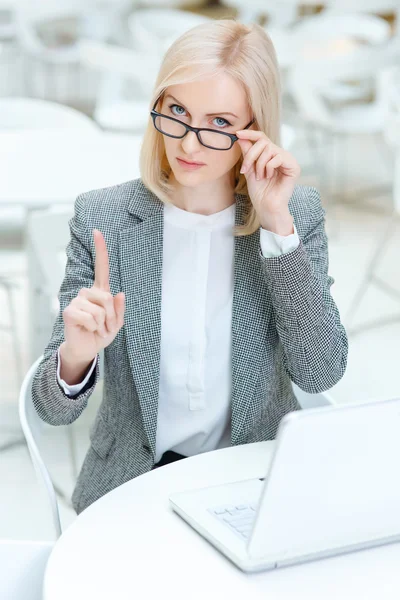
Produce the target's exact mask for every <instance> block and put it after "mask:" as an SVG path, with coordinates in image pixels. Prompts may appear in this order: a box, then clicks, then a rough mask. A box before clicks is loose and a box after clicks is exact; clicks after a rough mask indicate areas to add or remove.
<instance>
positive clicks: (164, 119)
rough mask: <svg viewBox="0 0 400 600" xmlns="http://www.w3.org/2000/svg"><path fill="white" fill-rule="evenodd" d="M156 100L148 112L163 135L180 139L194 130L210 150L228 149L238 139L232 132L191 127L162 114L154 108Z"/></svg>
mask: <svg viewBox="0 0 400 600" xmlns="http://www.w3.org/2000/svg"><path fill="white" fill-rule="evenodd" d="M157 102H158V100H156V102H155V104H154V106H153V110H152V111H151V112H150V114H151V116H152V117H153V124H154V127H155V128H156V129H157V131H159V132H160V133H162V134H164V135H168V136H169V137H172V138H177V139H182V138H183V137H185V135H186V134H187V132H188V131H194V132H195V134H196V135H197V139H198V140H199V142H200V144H202V145H203V146H205V147H206V148H211V150H230V149H231V148H232V146H233V144H234V143H235V142H236V141H237V140H238V139H239V138H238V137H237V135H235V134H234V133H226V131H216V130H215V129H207V128H204V127H192V126H191V125H187V124H186V123H183V121H180V120H179V119H175V118H174V117H168V116H167V115H163V114H162V113H159V112H158V111H156V109H155V108H156V106H157ZM254 121H255V119H253V120H252V121H250V123H249V124H248V125H246V127H243V129H247V128H248V127H250V125H252V124H253V123H254Z"/></svg>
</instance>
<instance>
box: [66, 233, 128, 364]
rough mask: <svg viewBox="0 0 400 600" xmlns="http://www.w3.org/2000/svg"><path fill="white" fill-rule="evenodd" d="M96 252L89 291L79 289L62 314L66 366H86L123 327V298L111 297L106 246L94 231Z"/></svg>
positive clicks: (120, 294)
mask: <svg viewBox="0 0 400 600" xmlns="http://www.w3.org/2000/svg"><path fill="white" fill-rule="evenodd" d="M93 237H94V244H95V248H96V259H95V278H94V284H93V286H92V287H91V288H82V289H81V290H80V291H79V293H78V295H77V296H76V298H74V299H73V300H72V301H71V302H70V304H69V305H68V306H67V307H66V308H65V309H64V311H63V320H64V339H65V342H64V343H63V353H64V355H66V354H67V355H68V358H69V361H70V362H75V361H76V363H77V364H78V363H79V364H83V363H85V362H87V363H90V362H91V361H92V360H93V359H94V357H95V356H96V355H97V354H98V352H100V350H103V348H106V347H107V346H109V345H110V344H111V342H112V341H113V340H114V338H115V337H116V335H117V333H118V332H119V330H120V329H121V327H122V326H123V324H124V315H125V294H124V293H123V292H119V293H118V294H117V295H116V296H114V297H113V296H112V294H111V292H110V283H109V271H110V266H109V260H108V252H107V246H106V242H105V240H104V237H103V235H102V233H101V232H100V231H99V230H98V229H94V230H93Z"/></svg>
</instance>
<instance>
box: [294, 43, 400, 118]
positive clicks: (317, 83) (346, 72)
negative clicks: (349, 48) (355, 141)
mask: <svg viewBox="0 0 400 600" xmlns="http://www.w3.org/2000/svg"><path fill="white" fill-rule="evenodd" d="M398 52H399V49H398V44H397V41H392V40H389V41H388V42H386V43H385V44H383V45H382V46H379V47H376V46H371V47H360V48H358V49H356V50H354V51H353V52H352V53H351V54H349V55H347V54H345V55H338V56H334V57H331V58H326V57H323V56H317V57H315V58H311V57H310V60H309V61H303V62H302V63H300V62H298V63H296V64H295V65H294V66H293V68H292V69H290V72H289V73H288V74H287V77H286V85H287V88H288V90H289V91H290V93H291V94H292V95H293V98H294V100H295V102H296V104H297V106H298V109H299V111H300V114H301V116H302V117H303V119H305V120H306V121H309V122H312V123H318V124H319V125H321V126H325V127H327V128H329V127H330V126H331V125H332V119H334V112H333V111H332V109H331V108H330V106H329V104H328V103H327V102H325V99H324V90H325V89H326V88H327V86H328V85H329V83H330V82H332V83H334V82H338V81H339V82H346V81H347V82H350V81H358V82H362V81H365V80H367V79H369V80H372V81H373V82H374V83H375V89H376V93H377V101H379V102H381V101H383V100H382V98H383V97H382V94H381V91H380V88H379V86H378V81H379V76H378V75H379V73H380V72H381V71H382V70H383V69H384V68H385V67H386V66H387V65H389V64H393V63H394V62H395V61H396V60H397V55H398Z"/></svg>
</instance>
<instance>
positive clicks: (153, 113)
mask: <svg viewBox="0 0 400 600" xmlns="http://www.w3.org/2000/svg"><path fill="white" fill-rule="evenodd" d="M158 101H159V99H158V100H156V102H155V104H154V106H153V109H152V110H151V111H150V114H151V116H152V118H153V125H154V127H155V128H156V129H157V131H160V130H159V129H158V127H157V126H156V117H164V119H169V120H170V121H176V122H177V123H179V124H180V125H183V126H184V127H185V128H186V131H185V133H184V134H183V135H171V134H169V133H165V132H164V131H160V133H162V134H163V135H167V136H168V137H172V138H174V139H177V140H181V139H183V138H184V137H185V135H186V134H187V133H188V131H194V133H195V134H196V135H197V139H198V140H199V142H200V144H201V145H202V146H205V147H206V148H210V149H211V150H222V151H225V150H230V149H231V148H232V146H233V144H234V143H235V142H236V141H237V140H238V139H239V138H238V136H237V135H235V134H234V133H227V132H226V131H216V130H215V129H209V128H207V127H192V126H191V125H187V124H186V123H184V122H183V121H180V120H179V119H175V118H174V117H169V116H168V115H164V114H163V113H160V112H158V111H157V110H156V106H157V102H158ZM254 122H255V119H252V120H251V121H250V123H249V124H248V125H246V127H243V129H248V128H249V127H250V125H253V123H254ZM201 131H211V132H212V133H218V134H219V135H226V136H227V137H229V138H230V139H231V145H230V146H229V148H215V147H214V146H208V145H207V144H204V142H202V141H201V139H200V136H199V133H200V132H201Z"/></svg>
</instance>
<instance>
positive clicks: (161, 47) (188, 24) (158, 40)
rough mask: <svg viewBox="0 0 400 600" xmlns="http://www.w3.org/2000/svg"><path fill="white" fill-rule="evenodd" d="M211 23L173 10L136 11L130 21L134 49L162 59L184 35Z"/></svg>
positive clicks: (196, 15) (195, 15)
mask: <svg viewBox="0 0 400 600" xmlns="http://www.w3.org/2000/svg"><path fill="white" fill-rule="evenodd" d="M209 21H211V19H210V18H209V17H206V16H204V15H198V14H195V13H191V12H188V11H184V10H178V9H173V8H170V9H165V8H164V9H161V8H148V9H140V10H136V11H134V12H133V13H132V14H131V15H130V16H129V19H128V27H129V31H130V35H131V44H132V48H134V49H135V50H137V51H138V52H145V53H147V54H156V55H158V56H160V57H162V55H163V54H164V52H165V51H166V50H167V48H168V47H169V46H170V45H171V44H172V42H173V41H174V40H176V39H177V38H178V37H180V36H181V35H182V34H183V33H185V32H186V31H188V30H189V29H191V28H192V27H195V26H196V25H200V24H202V23H207V22H209Z"/></svg>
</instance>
